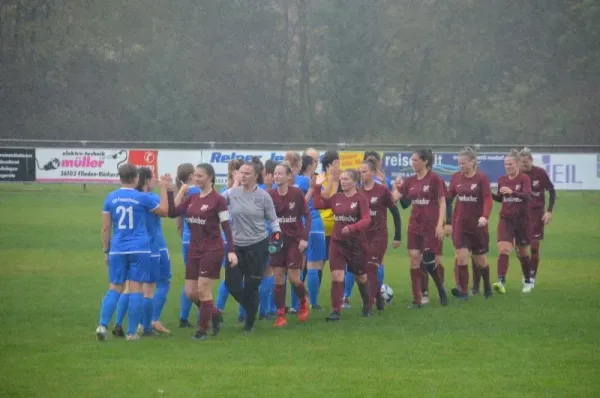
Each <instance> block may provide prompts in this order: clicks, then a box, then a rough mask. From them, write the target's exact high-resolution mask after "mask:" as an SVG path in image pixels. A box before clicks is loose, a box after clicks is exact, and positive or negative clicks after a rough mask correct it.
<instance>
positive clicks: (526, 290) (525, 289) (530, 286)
mask: <svg viewBox="0 0 600 398" xmlns="http://www.w3.org/2000/svg"><path fill="white" fill-rule="evenodd" d="M531 290H533V284H532V283H524V284H523V289H522V290H521V292H523V293H530V292H531Z"/></svg>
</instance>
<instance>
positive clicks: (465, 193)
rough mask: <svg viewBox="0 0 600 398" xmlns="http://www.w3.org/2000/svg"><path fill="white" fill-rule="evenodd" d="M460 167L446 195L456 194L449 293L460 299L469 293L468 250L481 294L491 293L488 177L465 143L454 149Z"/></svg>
mask: <svg viewBox="0 0 600 398" xmlns="http://www.w3.org/2000/svg"><path fill="white" fill-rule="evenodd" d="M458 165H459V167H460V171H459V172H457V173H454V174H453V175H452V179H451V181H450V188H449V190H448V196H449V198H451V199H453V198H456V209H455V211H454V215H455V217H454V220H453V223H452V242H453V243H454V247H455V248H456V262H457V265H456V268H457V271H456V274H457V276H458V278H457V280H458V283H457V285H458V286H457V287H456V288H454V289H452V294H453V295H454V296H455V297H457V298H458V299H460V300H466V299H468V297H469V293H468V289H469V264H468V263H469V252H471V253H472V257H473V259H474V261H475V263H476V264H477V266H478V268H479V271H480V274H481V276H482V277H483V287H484V296H485V298H489V297H491V296H492V286H491V284H490V267H489V265H488V262H487V253H488V251H489V241H490V236H489V233H488V219H489V218H490V212H491V211H492V191H491V188H490V181H489V180H488V177H487V176H486V175H485V174H483V173H482V172H481V171H479V170H477V155H476V154H475V151H473V150H472V149H471V148H469V147H467V148H464V149H463V150H461V151H460V152H459V153H458Z"/></svg>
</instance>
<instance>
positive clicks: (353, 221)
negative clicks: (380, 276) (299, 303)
mask: <svg viewBox="0 0 600 398" xmlns="http://www.w3.org/2000/svg"><path fill="white" fill-rule="evenodd" d="M314 180H315V182H314V185H313V189H314V197H313V199H314V202H313V203H314V206H315V208H317V209H331V210H332V211H333V213H334V220H335V222H334V225H333V231H332V234H331V243H330V246H329V267H330V268H331V309H332V312H331V314H329V316H328V317H327V318H326V320H327V321H331V322H334V321H339V320H340V311H341V309H342V300H343V294H344V272H345V269H346V264H348V271H349V272H352V273H353V274H355V275H356V280H357V282H358V290H359V291H360V296H361V298H362V302H363V309H362V312H361V316H365V317H367V316H370V315H371V306H370V305H369V304H370V303H369V281H368V280H367V275H366V272H365V268H366V267H365V266H366V261H367V251H368V246H367V238H366V235H365V231H366V230H367V229H368V228H369V225H370V224H371V216H370V213H369V202H368V201H367V197H366V196H365V195H363V194H362V193H360V192H358V190H357V188H356V186H357V184H358V182H359V174H358V172H357V171H356V170H346V171H344V172H343V173H342V175H341V176H340V186H341V188H342V192H337V193H335V194H334V195H333V196H332V197H329V198H328V197H326V196H324V195H323V194H322V193H321V185H320V184H319V179H317V178H316V177H315V178H314ZM330 182H332V181H331V180H330Z"/></svg>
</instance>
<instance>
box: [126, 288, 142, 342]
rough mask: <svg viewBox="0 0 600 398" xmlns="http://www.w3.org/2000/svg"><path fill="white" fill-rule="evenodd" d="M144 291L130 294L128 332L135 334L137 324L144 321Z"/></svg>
mask: <svg viewBox="0 0 600 398" xmlns="http://www.w3.org/2000/svg"><path fill="white" fill-rule="evenodd" d="M143 303H144V296H143V295H142V293H131V294H129V310H128V311H127V314H128V317H127V334H135V331H136V329H137V326H138V325H139V324H140V323H142V312H143V306H144V304H143Z"/></svg>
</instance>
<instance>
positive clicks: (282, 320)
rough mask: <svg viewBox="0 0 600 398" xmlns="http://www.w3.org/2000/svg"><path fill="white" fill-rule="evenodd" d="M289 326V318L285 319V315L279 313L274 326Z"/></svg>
mask: <svg viewBox="0 0 600 398" xmlns="http://www.w3.org/2000/svg"><path fill="white" fill-rule="evenodd" d="M285 326H287V319H285V315H279V316H278V317H277V319H275V322H273V327H276V328H282V327H285Z"/></svg>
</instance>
